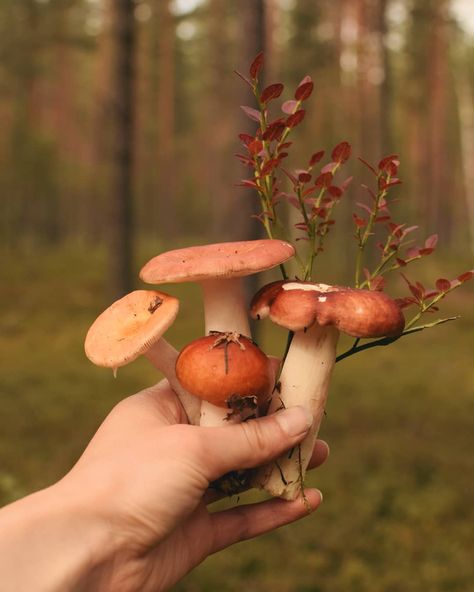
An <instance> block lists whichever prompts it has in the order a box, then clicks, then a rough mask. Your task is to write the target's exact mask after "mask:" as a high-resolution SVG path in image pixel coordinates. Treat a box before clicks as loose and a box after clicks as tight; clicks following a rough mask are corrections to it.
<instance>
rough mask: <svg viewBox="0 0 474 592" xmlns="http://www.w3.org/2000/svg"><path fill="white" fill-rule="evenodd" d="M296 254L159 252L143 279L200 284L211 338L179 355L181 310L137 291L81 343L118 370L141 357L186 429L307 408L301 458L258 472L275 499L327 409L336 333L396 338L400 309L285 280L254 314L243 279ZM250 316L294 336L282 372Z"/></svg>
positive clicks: (199, 249) (286, 491)
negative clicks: (174, 342)
mask: <svg viewBox="0 0 474 592" xmlns="http://www.w3.org/2000/svg"><path fill="white" fill-rule="evenodd" d="M293 255H294V248H293V247H292V246H291V245H290V244H289V243H287V242H284V241H280V240H274V239H273V240H272V239H266V240H255V241H245V242H229V243H220V244H214V245H204V246H196V247H190V248H185V249H178V250H174V251H169V252H167V253H162V254H161V255H158V256H157V257H155V258H153V259H152V260H151V261H149V262H148V263H147V264H146V265H145V266H144V267H143V269H142V271H141V274H140V277H141V278H142V279H143V280H144V281H145V282H147V283H150V284H164V283H172V282H189V281H195V282H199V283H200V285H201V287H202V292H203V300H204V313H205V332H206V334H205V336H204V337H201V338H200V339H196V340H194V341H192V342H191V343H189V344H188V345H187V346H186V347H184V349H183V350H182V351H181V352H180V353H179V354H178V352H177V351H176V350H175V349H174V348H173V347H172V346H171V345H170V344H169V343H167V342H166V341H165V339H164V337H163V334H164V333H165V331H166V330H167V329H168V327H170V325H171V324H172V323H173V321H174V320H175V318H176V316H177V314H178V309H179V303H178V300H177V299H176V298H174V297H173V296H170V295H168V294H166V293H164V292H158V291H152V290H150V291H148V290H137V291H135V292H132V293H131V294H128V295H127V296H125V297H124V298H122V299H120V300H118V301H117V302H115V303H114V304H112V306H110V307H109V308H108V309H107V310H106V311H105V312H103V313H102V314H101V315H100V316H99V317H98V318H97V320H96V321H95V322H94V324H93V325H92V326H91V328H90V330H89V332H88V334H87V337H86V342H85V350H86V354H87V356H88V357H89V358H90V360H92V361H93V362H94V363H95V364H98V365H100V366H106V367H111V368H114V369H116V368H118V367H120V366H123V365H124V364H127V363H128V362H131V361H132V360H134V359H135V358H137V357H138V356H139V355H142V354H143V355H145V356H146V357H147V358H148V359H149V360H150V361H151V362H152V363H153V364H154V366H156V368H157V369H159V370H160V371H162V372H163V373H164V374H165V376H166V377H167V378H168V380H169V382H170V384H171V386H172V387H173V388H174V389H175V391H176V393H177V395H178V397H179V398H180V400H181V403H182V405H183V407H184V409H185V411H186V413H187V415H188V419H189V421H190V423H192V424H195V425H204V426H219V425H223V422H228V421H232V422H235V421H245V420H247V419H249V418H252V417H256V416H258V415H260V414H262V413H274V412H275V411H278V410H279V409H281V408H282V407H289V406H293V405H303V406H305V407H307V408H308V409H309V410H310V411H311V413H312V415H313V418H314V422H313V427H312V429H311V431H310V433H309V434H308V436H307V437H306V439H305V440H304V442H303V443H302V444H301V445H300V447H299V450H298V453H297V454H294V453H293V454H289V455H286V456H284V457H282V458H280V459H278V460H277V461H275V462H274V463H272V464H271V465H269V466H267V467H263V468H261V469H260V470H259V471H258V473H257V474H256V475H254V477H253V483H254V485H256V486H259V487H262V488H263V489H265V490H266V491H268V492H269V493H270V494H272V495H276V496H282V497H285V498H287V499H293V498H294V497H296V496H297V495H298V494H299V493H300V491H301V486H302V479H303V478H304V472H305V469H306V467H307V464H308V462H309V459H310V456H311V451H312V449H313V445H314V442H315V439H316V437H317V433H318V428H319V424H320V422H321V418H322V415H323V412H324V407H325V404H326V397H327V393H328V389H329V382H330V377H331V372H332V369H333V366H334V362H335V359H336V344H337V340H338V335H339V332H340V331H343V332H345V333H347V334H349V335H353V336H354V337H358V338H362V337H381V336H397V335H400V333H401V332H402V330H403V327H404V318H403V315H402V313H401V310H400V307H399V306H398V305H397V304H396V302H395V301H394V300H392V299H391V298H389V297H388V296H387V295H385V294H384V293H383V292H374V291H370V290H356V289H350V288H343V287H340V286H329V285H326V284H316V283H310V282H302V281H297V280H280V281H275V282H273V283H270V284H268V285H266V286H264V287H263V288H262V289H261V290H259V292H258V293H257V294H255V296H254V298H253V300H252V303H251V307H250V311H248V310H247V309H246V306H245V303H244V297H243V285H242V278H243V277H244V276H246V275H249V274H253V273H258V272H260V271H264V270H267V269H270V268H272V267H275V266H278V265H280V264H282V263H284V262H285V261H287V260H288V259H290V258H291V257H293ZM249 316H251V317H252V318H254V319H263V318H266V317H269V318H270V320H272V321H273V322H274V323H276V324H277V325H280V326H282V327H286V328H287V329H289V330H290V331H292V332H294V338H293V340H292V343H291V345H290V347H289V350H288V353H287V356H286V359H285V362H284V364H283V367H282V370H281V374H280V375H279V376H278V377H277V378H275V372H274V370H273V368H274V364H272V361H271V360H270V359H269V358H268V357H267V355H266V354H265V353H264V352H263V351H262V350H261V349H260V348H259V347H258V346H257V345H256V344H255V343H254V342H253V340H252V336H251V334H250V329H249Z"/></svg>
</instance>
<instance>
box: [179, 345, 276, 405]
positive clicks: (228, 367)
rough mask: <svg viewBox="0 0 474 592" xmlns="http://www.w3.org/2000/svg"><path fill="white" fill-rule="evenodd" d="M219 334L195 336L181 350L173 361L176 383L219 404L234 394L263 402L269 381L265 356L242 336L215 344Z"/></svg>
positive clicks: (267, 362)
mask: <svg viewBox="0 0 474 592" xmlns="http://www.w3.org/2000/svg"><path fill="white" fill-rule="evenodd" d="M219 335H223V334H217V335H208V336H207V337H202V338H200V339H196V340H194V341H192V342H191V343H189V344H188V345H187V346H186V347H185V348H184V349H183V350H182V351H181V353H180V354H179V357H178V360H177V361H176V376H177V377H178V380H179V382H180V383H181V384H182V386H183V387H184V388H185V389H186V390H187V391H188V392H190V393H191V394H193V395H195V396H196V397H199V398H200V399H203V400H205V401H208V402H209V403H212V404H213V405H217V406H218V407H225V406H226V402H227V401H228V400H229V399H230V397H232V396H233V395H237V396H240V397H247V396H256V397H257V401H258V403H259V404H260V403H262V402H263V399H264V398H266V397H267V396H268V393H269V389H270V383H271V366H270V361H269V359H268V357H267V356H266V355H265V354H264V353H263V352H262V350H261V349H260V348H259V347H257V346H256V345H255V344H254V343H252V341H250V340H249V339H247V338H246V337H244V336H242V335H240V336H239V337H238V341H230V342H225V341H222V342H221V343H218V342H219V337H218V336H219Z"/></svg>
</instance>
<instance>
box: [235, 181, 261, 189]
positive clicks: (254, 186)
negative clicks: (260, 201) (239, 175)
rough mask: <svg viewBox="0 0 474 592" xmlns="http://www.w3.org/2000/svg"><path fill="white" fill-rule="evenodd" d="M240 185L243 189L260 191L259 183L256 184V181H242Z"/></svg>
mask: <svg viewBox="0 0 474 592" xmlns="http://www.w3.org/2000/svg"><path fill="white" fill-rule="evenodd" d="M239 185H240V186H242V187H251V188H252V189H258V185H257V183H255V181H252V180H251V179H242V181H240V183H239Z"/></svg>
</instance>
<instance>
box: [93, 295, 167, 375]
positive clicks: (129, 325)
mask: <svg viewBox="0 0 474 592" xmlns="http://www.w3.org/2000/svg"><path fill="white" fill-rule="evenodd" d="M178 310H179V301H178V299H177V298H174V297H173V296H169V295H168V294H165V293H164V292H158V291H156V290H136V291H135V292H131V293H130V294H127V295H126V296H124V297H123V298H120V300H117V301H116V302H114V303H113V304H112V305H111V306H109V308H107V310H105V311H104V312H103V313H102V314H100V315H99V316H98V317H97V319H96V320H95V321H94V323H93V324H92V325H91V327H90V329H89V331H88V333H87V336H86V340H85V344H84V349H85V352H86V356H87V357H88V358H89V360H91V362H93V363H94V364H97V366H105V367H106V368H119V367H120V366H125V364H128V363H129V362H132V361H133V360H135V359H136V358H138V356H140V355H141V354H143V353H145V352H146V351H148V349H150V347H151V346H152V345H153V344H154V343H155V342H156V341H158V340H159V339H160V337H161V336H162V335H163V333H164V332H165V331H166V330H167V329H168V328H169V327H170V326H171V325H172V324H173V322H174V320H175V318H176V315H177V314H178Z"/></svg>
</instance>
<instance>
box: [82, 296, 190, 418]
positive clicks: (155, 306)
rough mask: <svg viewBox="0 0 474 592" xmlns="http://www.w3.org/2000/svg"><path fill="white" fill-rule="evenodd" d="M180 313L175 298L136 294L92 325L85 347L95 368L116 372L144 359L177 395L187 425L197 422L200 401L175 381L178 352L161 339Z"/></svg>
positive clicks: (120, 301) (122, 300) (111, 307)
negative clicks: (162, 376) (141, 358)
mask: <svg viewBox="0 0 474 592" xmlns="http://www.w3.org/2000/svg"><path fill="white" fill-rule="evenodd" d="M178 310H179V302H178V299H177V298H174V297H173V296H170V295H168V294H165V293H164V292H158V291H155V290H136V291H134V292H131V293H130V294H127V295H126V296H124V297H123V298H120V300H117V301H116V302H114V303H113V304H112V305H111V306H109V308H107V309H106V310H105V311H104V312H103V313H102V314H100V315H99V316H98V317H97V319H96V320H95V321H94V323H93V324H92V325H91V327H90V329H89V331H88V333H87V336H86V339H85V344H84V349H85V352H86V356H87V357H88V358H89V360H91V362H93V363H94V364H96V365H97V366H103V367H106V368H113V370H114V374H115V372H116V370H117V368H120V367H121V366H125V365H126V364H128V363H129V362H133V360H135V359H136V358H138V356H140V355H144V356H145V357H146V358H148V359H149V360H150V362H151V363H152V364H153V365H154V366H155V368H157V369H158V370H160V371H161V372H163V374H164V375H165V376H166V378H167V379H168V381H169V383H170V385H171V386H172V388H173V389H174V390H175V392H176V393H177V395H178V397H179V399H180V401H181V404H182V405H183V408H184V410H185V411H186V414H187V416H188V419H189V421H190V423H192V424H196V423H197V422H198V420H199V408H200V401H199V399H196V397H194V396H192V395H191V394H189V393H188V392H186V390H185V389H184V388H183V387H182V386H181V384H180V383H179V381H178V380H177V379H176V373H175V364H176V359H177V357H178V352H177V351H176V350H175V349H174V347H172V346H171V345H170V344H169V343H168V342H167V341H166V340H165V339H163V338H162V335H163V334H164V333H165V331H167V329H168V328H169V327H170V326H171V325H172V324H173V322H174V320H175V318H176V316H177V314H178Z"/></svg>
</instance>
